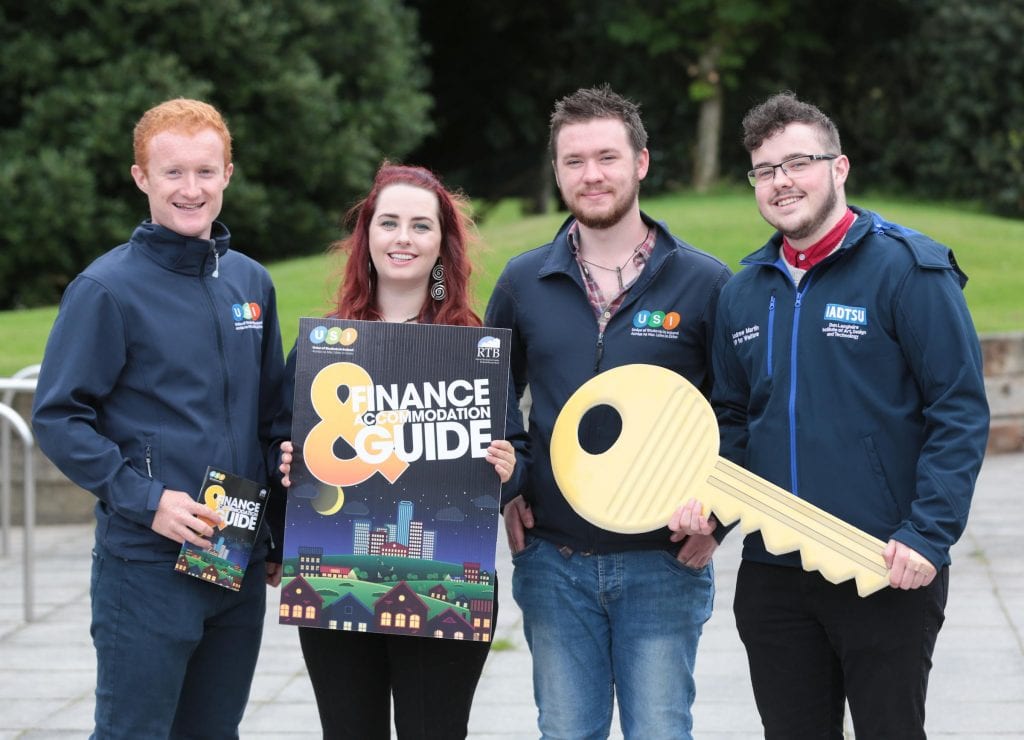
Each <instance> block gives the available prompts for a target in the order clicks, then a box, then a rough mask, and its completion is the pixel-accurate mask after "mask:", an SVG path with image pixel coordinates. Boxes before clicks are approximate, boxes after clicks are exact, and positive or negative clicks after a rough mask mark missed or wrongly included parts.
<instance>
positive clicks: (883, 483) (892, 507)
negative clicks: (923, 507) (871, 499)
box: [861, 434, 903, 523]
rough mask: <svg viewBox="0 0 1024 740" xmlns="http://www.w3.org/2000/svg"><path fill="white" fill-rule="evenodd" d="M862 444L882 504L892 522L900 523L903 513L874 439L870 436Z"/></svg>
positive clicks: (862, 439)
mask: <svg viewBox="0 0 1024 740" xmlns="http://www.w3.org/2000/svg"><path fill="white" fill-rule="evenodd" d="M861 444H862V445H863V446H864V454H865V455H866V456H867V459H868V467H869V468H870V469H871V475H872V476H873V477H874V479H875V485H876V487H877V489H878V491H879V493H880V494H881V497H882V503H883V504H884V506H885V507H886V509H887V510H888V511H889V515H890V518H891V521H892V522H894V523H895V522H899V521H900V520H902V519H903V512H902V511H901V510H900V505H899V502H898V501H897V500H896V497H895V496H894V495H893V493H892V488H891V487H890V486H889V479H888V478H887V477H886V475H885V468H884V467H883V466H882V458H881V457H880V456H879V454H878V448H877V447H876V446H875V440H874V437H872V436H871V435H870V434H869V435H867V436H866V437H862V438H861Z"/></svg>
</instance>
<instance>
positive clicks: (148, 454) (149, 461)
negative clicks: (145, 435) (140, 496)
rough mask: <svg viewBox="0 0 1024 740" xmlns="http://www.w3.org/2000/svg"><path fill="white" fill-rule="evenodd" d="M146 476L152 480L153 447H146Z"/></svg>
mask: <svg viewBox="0 0 1024 740" xmlns="http://www.w3.org/2000/svg"><path fill="white" fill-rule="evenodd" d="M146 474H147V475H148V476H149V479H150V480H153V445H146Z"/></svg>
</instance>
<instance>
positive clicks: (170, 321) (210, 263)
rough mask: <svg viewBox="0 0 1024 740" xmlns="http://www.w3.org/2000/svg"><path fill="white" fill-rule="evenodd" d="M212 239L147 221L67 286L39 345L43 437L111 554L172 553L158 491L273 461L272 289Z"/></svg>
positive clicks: (221, 234) (248, 473)
mask: <svg viewBox="0 0 1024 740" xmlns="http://www.w3.org/2000/svg"><path fill="white" fill-rule="evenodd" d="M213 236H214V238H213V239H191V238H185V237H182V236H180V235H178V234H176V233H174V232H172V231H170V230H168V229H165V228H163V227H162V226H158V225H156V224H153V223H151V222H148V221H147V222H144V223H142V224H141V225H140V226H139V227H138V228H136V229H135V232H134V233H133V234H132V237H131V240H130V241H129V242H128V243H127V244H122V245H121V246H119V247H117V248H115V249H113V250H111V251H110V252H107V253H106V254H105V255H103V256H102V257H100V258H98V259H97V260H96V261H95V262H93V263H92V264H91V265H90V266H89V267H88V268H86V269H85V270H84V271H83V272H82V274H80V275H79V276H78V277H77V278H75V280H74V281H73V282H72V283H71V284H70V285H69V286H68V288H67V290H66V291H65V293H64V297H63V299H62V301H61V306H60V312H59V313H58V315H57V320H56V322H55V323H54V325H53V330H52V331H51V333H50V338H49V340H48V342H47V345H46V354H45V357H44V359H43V364H42V370H41V372H40V375H39V381H38V388H37V391H36V396H35V403H34V408H33V414H32V423H33V428H34V430H35V433H36V437H37V438H38V441H39V446H40V448H41V449H42V450H43V452H45V453H46V455H47V456H48V457H49V458H50V459H51V460H52V461H53V462H54V463H55V464H56V465H57V467H58V468H60V470H61V471H62V472H63V473H64V474H65V475H67V476H68V478H70V479H71V480H72V481H73V482H75V483H76V484H78V485H79V486H81V487H82V488H84V489H86V490H87V491H90V492H92V493H93V494H94V495H95V496H96V498H97V499H98V501H97V503H96V519H97V526H96V538H97V541H98V542H100V543H101V544H103V545H104V546H105V547H106V548H107V549H108V550H109V551H110V552H111V553H112V554H114V555H115V556H118V557H123V558H129V559H134V560H147V561H161V560H173V559H174V558H175V557H176V556H177V554H178V551H179V549H180V547H181V546H180V545H179V544H178V543H176V542H173V541H172V540H169V539H167V538H165V537H162V536H160V535H158V534H157V533H156V532H154V531H153V530H152V529H151V528H150V526H151V525H152V523H153V517H154V515H155V513H156V508H157V504H158V503H159V501H160V496H161V495H162V493H163V491H164V489H165V488H170V489H175V490H180V491H187V492H191V493H195V492H197V491H198V489H199V486H200V484H201V483H202V480H203V474H204V472H205V470H206V466H207V465H213V466H216V467H220V468H222V469H224V470H227V471H230V472H232V473H235V474H237V475H241V476H243V477H246V478H249V479H252V480H255V481H261V482H262V481H267V480H268V478H269V476H268V470H272V469H273V464H274V461H273V459H272V458H273V455H272V454H271V447H272V443H273V442H275V441H276V440H279V439H281V438H282V435H281V433H280V432H281V430H280V429H275V428H274V420H275V418H277V417H278V416H279V415H280V412H281V407H282V393H281V388H282V380H283V377H282V376H283V369H284V356H283V352H282V349H281V333H280V328H279V326H278V317H277V307H276V300H275V293H274V286H273V285H272V283H271V281H270V276H269V275H268V274H267V271H266V270H265V269H263V267H261V266H260V265H259V264H257V263H256V262H255V261H253V260H252V259H250V258H248V257H246V256H244V255H242V254H240V253H238V252H233V251H229V249H228V244H229V239H230V237H229V234H228V231H227V229H226V228H225V227H224V226H223V225H222V224H220V223H215V224H214V228H213ZM215 255H216V256H215ZM215 269H216V271H217V273H216V275H215V274H214V270H215ZM286 437H287V428H285V429H284V438H286ZM274 453H275V454H276V450H275V451H274ZM266 535H267V529H266V527H265V528H264V540H267V539H269V537H267V536H266ZM262 555H263V549H262V547H260V548H257V549H255V550H254V552H253V558H259V557H262Z"/></svg>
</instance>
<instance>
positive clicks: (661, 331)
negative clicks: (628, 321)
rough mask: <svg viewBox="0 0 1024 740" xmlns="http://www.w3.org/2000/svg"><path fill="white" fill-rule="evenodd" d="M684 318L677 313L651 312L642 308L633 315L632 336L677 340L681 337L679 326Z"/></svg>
mask: <svg viewBox="0 0 1024 740" xmlns="http://www.w3.org/2000/svg"><path fill="white" fill-rule="evenodd" d="M681 322H682V318H681V317H680V316H679V314H678V313H677V312H676V311H668V312H667V313H666V312H665V311H649V310H647V309H646V308H642V309H640V310H639V311H637V312H636V313H635V314H633V328H632V329H631V330H630V334H631V335H632V336H634V337H661V338H663V339H676V338H677V337H678V336H679V331H678V329H679V324H680V323H681Z"/></svg>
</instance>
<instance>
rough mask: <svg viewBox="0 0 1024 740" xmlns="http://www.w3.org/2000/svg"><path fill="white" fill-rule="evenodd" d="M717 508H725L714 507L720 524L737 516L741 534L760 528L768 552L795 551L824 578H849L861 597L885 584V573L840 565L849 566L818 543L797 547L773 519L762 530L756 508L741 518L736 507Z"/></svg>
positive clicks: (762, 520) (809, 568)
mask: <svg viewBox="0 0 1024 740" xmlns="http://www.w3.org/2000/svg"><path fill="white" fill-rule="evenodd" d="M719 509H725V510H724V511H722V512H721V513H720V512H719V510H718V509H716V510H715V517H716V518H717V519H718V520H719V522H721V523H722V524H723V525H728V524H731V523H733V522H735V521H736V520H737V519H739V520H740V521H739V527H740V529H741V530H742V532H743V533H744V534H750V533H751V532H753V531H755V530H760V532H761V538H762V539H763V540H764V547H765V549H766V550H767V551H768V552H770V553H771V554H772V555H785V554H786V553H790V552H799V553H800V563H801V566H802V567H803V569H804V570H805V571H808V572H810V571H815V570H816V571H818V572H819V573H821V575H822V576H823V577H824V578H825V579H826V580H828V581H831V582H832V583H836V584H838V583H842V582H843V581H848V580H850V579H851V578H852V579H853V580H854V581H855V583H856V585H857V594H858V595H859V596H861V597H864V596H869V595H870V594H873V593H875V592H876V591H880V590H881V589H883V588H885V587H886V586H888V585H889V578H888V574H885V575H880V574H877V573H873V572H869V571H865V570H860V569H857V568H855V567H843V565H846V566H850V564H849V563H848V562H846V563H844V562H842V561H840V562H836V561H834V560H833V559H832V558H830V557H829V553H828V551H827V550H826V551H824V552H822V551H821V548H820V547H817V546H814V545H804V546H803V547H800V545H799V540H798V539H797V537H796V536H795V535H794V534H793V533H792V532H790V531H789V530H788V529H785V528H783V529H782V530H781V531H780V530H779V528H778V527H777V526H775V525H776V523H775V522H772V523H771V524H769V525H768V527H767V530H766V529H765V524H766V522H767V520H766V518H765V517H763V516H759V515H757V514H756V512H752V511H751V512H748V515H747V516H746V517H745V518H743V519H741V518H740V515H739V512H738V511H736V510H731V511H730V510H728V507H724V506H719Z"/></svg>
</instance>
